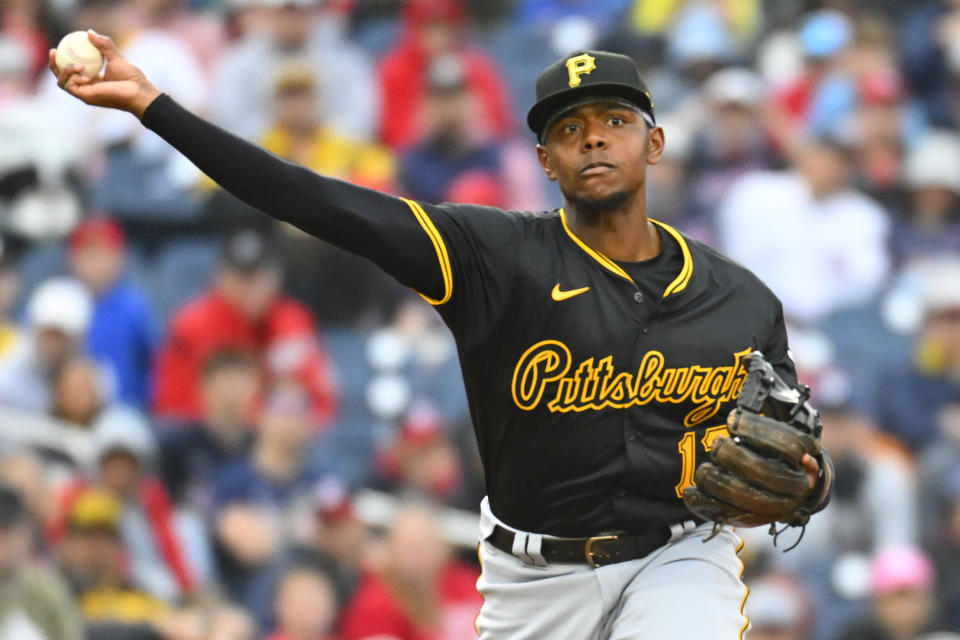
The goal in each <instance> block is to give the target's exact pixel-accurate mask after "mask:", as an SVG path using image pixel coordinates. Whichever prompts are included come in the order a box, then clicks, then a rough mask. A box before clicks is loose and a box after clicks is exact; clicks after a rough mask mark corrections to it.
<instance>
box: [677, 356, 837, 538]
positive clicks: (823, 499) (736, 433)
mask: <svg viewBox="0 0 960 640" xmlns="http://www.w3.org/2000/svg"><path fill="white" fill-rule="evenodd" d="M808 394H809V392H808V391H807V390H806V389H804V390H803V391H798V390H796V389H794V388H793V387H791V386H789V385H788V384H787V383H786V382H784V381H783V380H782V379H781V378H780V376H779V375H777V373H776V371H775V370H774V368H773V367H772V366H771V365H770V363H768V362H767V361H766V360H765V359H764V357H763V354H761V353H760V352H759V351H754V352H753V353H752V354H751V355H750V363H749V367H748V369H747V379H746V380H745V381H744V385H743V390H742V391H741V393H740V395H739V397H738V398H737V408H736V409H734V410H733V411H731V412H730V415H729V417H728V418H727V427H728V429H729V431H730V437H720V438H717V439H716V440H715V441H714V443H713V447H712V448H711V449H710V462H704V463H703V464H701V465H700V466H699V467H698V468H697V471H696V473H695V474H694V482H695V483H696V486H693V487H687V488H686V489H685V490H684V492H683V501H684V503H685V504H686V505H687V508H688V509H690V511H692V512H693V513H695V514H696V515H698V516H700V517H702V518H705V519H707V520H712V521H714V522H715V523H716V524H717V525H718V527H719V526H720V525H724V524H730V525H733V526H739V527H755V526H758V525H767V524H768V525H771V532H772V533H773V532H775V531H776V523H777V522H781V523H784V524H786V525H789V526H804V525H806V524H807V521H808V520H809V519H810V516H811V514H813V513H815V512H817V511H819V510H820V509H822V508H824V507H825V506H826V505H827V502H828V501H829V496H830V489H831V488H832V486H833V475H834V471H833V463H832V462H831V461H830V457H829V456H828V455H827V453H826V451H824V450H823V448H822V447H821V444H820V432H821V425H820V416H819V414H818V413H817V412H816V410H815V409H813V407H811V406H810V404H809V403H808V402H807V396H808ZM805 454H810V455H811V456H813V458H815V459H816V460H817V462H818V463H819V465H820V475H819V478H818V480H817V483H816V486H814V487H813V488H812V489H811V488H810V485H809V481H808V478H807V473H806V471H805V470H804V467H803V465H802V463H801V459H802V458H803V456H804V455H805Z"/></svg>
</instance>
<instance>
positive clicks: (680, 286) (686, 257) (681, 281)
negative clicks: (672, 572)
mask: <svg viewBox="0 0 960 640" xmlns="http://www.w3.org/2000/svg"><path fill="white" fill-rule="evenodd" d="M560 222H562V223H563V229H564V231H566V232H567V235H569V236H570V237H571V238H572V239H573V241H574V242H576V243H577V245H578V246H579V247H580V248H581V249H583V250H584V251H586V252H587V254H588V255H589V256H590V257H591V258H593V259H594V260H596V261H597V262H599V263H600V264H601V265H603V266H604V267H606V268H607V269H608V270H610V271H612V272H613V273H615V274H617V275H618V276H620V277H621V278H624V279H626V280H629V281H630V282H632V283H633V284H634V285H636V282H634V281H633V278H631V277H630V276H629V275H627V272H626V271H624V270H623V269H621V268H620V265H618V264H617V263H616V262H614V261H613V260H611V259H610V258H608V257H607V256H605V255H603V254H602V253H600V252H599V251H595V250H594V249H591V248H590V247H589V246H587V244H586V243H585V242H584V241H583V240H581V239H580V238H578V237H577V236H576V235H575V234H574V233H573V231H571V230H570V227H569V226H567V214H566V213H565V212H564V210H563V209H562V208H561V209H560ZM650 222H652V223H654V224H656V225H658V226H660V227H663V229H664V230H665V231H666V232H667V233H669V234H670V235H671V236H672V237H673V239H674V240H676V241H677V244H679V245H680V252H681V253H682V254H683V268H682V269H680V274H679V275H678V276H677V277H676V278H675V279H674V281H673V282H671V283H670V284H669V285H668V286H667V288H666V290H665V291H664V292H663V297H664V298H666V297H667V296H669V295H671V294H674V293H679V292H681V291H683V290H684V289H685V288H686V287H687V284H689V282H690V277H691V276H692V275H693V257H692V256H691V255H690V247H688V246H687V241H686V240H684V239H683V236H682V235H681V234H680V232H678V231H677V230H676V229H674V228H673V227H671V226H670V225H668V224H664V223H663V222H660V221H658V220H653V219H650Z"/></svg>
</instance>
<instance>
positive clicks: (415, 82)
mask: <svg viewBox="0 0 960 640" xmlns="http://www.w3.org/2000/svg"><path fill="white" fill-rule="evenodd" d="M404 9H405V10H404V16H403V20H404V36H403V38H402V40H401V42H400V44H399V45H397V46H396V47H395V48H394V49H393V50H392V51H390V52H388V53H387V55H386V56H385V57H384V58H383V60H382V61H381V63H380V69H379V76H380V78H379V81H380V95H381V96H382V97H383V100H382V103H383V110H382V113H381V122H380V138H381V140H383V142H384V143H386V144H387V145H389V146H391V147H393V148H394V149H404V148H406V147H409V146H410V145H412V144H413V143H415V142H417V141H419V140H420V139H421V138H422V136H423V134H424V133H425V132H424V123H423V122H422V118H421V116H422V113H423V109H422V107H421V105H422V103H423V101H424V99H425V94H426V89H427V69H429V68H430V63H431V62H432V61H433V60H434V59H436V58H438V57H439V56H443V55H455V56H457V57H459V58H460V60H461V61H462V63H463V66H464V69H465V73H466V84H467V88H468V89H469V92H470V95H471V97H472V104H471V112H472V114H471V116H472V118H471V119H472V121H473V122H474V124H475V127H476V128H475V131H477V132H482V133H484V134H486V135H487V136H491V137H500V136H502V135H504V134H506V133H507V132H509V130H510V127H511V119H510V108H509V105H508V99H507V94H506V83H505V82H504V81H503V79H502V78H501V77H500V74H499V73H498V72H497V69H496V67H495V65H494V63H493V61H492V60H491V59H490V58H489V57H488V56H487V55H486V53H484V52H483V51H481V50H480V49H479V48H477V47H473V46H470V45H467V44H465V40H466V36H465V34H464V10H463V5H462V4H461V2H460V0H410V2H407V3H406V4H405V7H404Z"/></svg>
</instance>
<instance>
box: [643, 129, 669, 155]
mask: <svg viewBox="0 0 960 640" xmlns="http://www.w3.org/2000/svg"><path fill="white" fill-rule="evenodd" d="M665 142H666V141H665V140H664V138H663V127H654V128H652V129H649V130H648V132H647V164H657V163H658V162H660V157H661V156H662V155H663V145H664V143H665Z"/></svg>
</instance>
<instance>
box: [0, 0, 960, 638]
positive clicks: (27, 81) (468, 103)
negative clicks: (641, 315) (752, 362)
mask: <svg viewBox="0 0 960 640" xmlns="http://www.w3.org/2000/svg"><path fill="white" fill-rule="evenodd" d="M87 28H93V29H95V30H97V31H99V32H101V33H105V34H108V35H111V36H112V37H113V38H114V39H115V40H116V41H117V42H118V44H119V46H120V47H121V49H122V50H123V51H124V53H125V55H127V56H128V57H129V58H130V59H131V60H132V62H133V63H134V64H136V65H138V66H139V67H141V68H142V69H143V70H144V71H145V72H146V74H147V76H148V77H149V78H150V79H151V80H152V81H153V82H154V84H156V85H157V86H158V87H160V88H161V89H162V90H164V91H166V92H168V93H170V94H171V95H172V96H173V97H174V98H176V99H177V100H178V101H180V102H181V103H182V104H184V105H186V106H188V107H189V108H191V109H193V110H195V111H197V112H199V113H201V114H203V115H204V116H206V117H208V118H210V119H211V120H213V121H214V122H216V123H218V124H219V125H221V126H222V127H224V128H225V129H227V130H229V131H231V132H233V133H235V134H237V135H240V136H243V137H244V138H247V139H249V140H251V141H253V142H256V143H257V144H260V145H262V146H264V147H266V148H267V149H269V150H270V151H272V152H274V153H275V154H277V155H279V156H281V157H284V158H286V159H289V160H291V161H293V162H297V163H300V164H303V165H306V166H308V167H310V168H312V169H314V170H316V171H318V172H321V173H323V174H326V175H331V176H334V177H337V178H340V179H343V180H349V181H352V182H355V183H358V184H362V185H365V186H368V187H372V188H376V189H381V190H385V191H388V192H391V193H395V194H398V195H404V196H407V197H411V198H416V199H420V200H424V201H428V202H439V201H457V202H473V203H480V204H488V205H494V206H500V207H504V208H509V209H518V210H530V209H549V208H553V207H556V206H559V204H560V202H559V194H557V193H556V192H555V191H554V190H553V189H552V187H551V185H550V184H549V183H548V182H546V180H545V179H544V178H543V176H542V175H541V173H540V170H539V167H538V165H537V163H536V156H535V153H534V151H533V147H534V144H535V141H534V138H533V136H532V135H531V134H530V133H529V132H528V131H527V130H526V129H525V127H524V125H523V124H522V123H523V117H524V114H525V111H526V109H527V108H528V107H529V105H530V104H531V103H532V101H533V86H534V80H535V78H536V75H537V73H539V71H540V70H542V69H543V68H544V67H545V66H547V65H548V64H549V63H551V62H553V61H554V60H556V59H557V58H559V57H561V56H562V55H564V54H566V53H567V52H569V51H572V50H574V49H578V48H587V47H590V48H599V49H607V50H612V51H617V52H621V53H625V54H628V55H631V56H632V57H634V59H635V60H636V61H637V63H638V64H639V65H640V67H641V68H642V70H643V74H644V77H645V79H646V81H647V83H648V85H649V86H650V89H651V93H652V95H653V98H654V101H655V104H656V111H657V116H658V121H659V123H660V124H661V125H662V126H663V127H664V129H665V134H666V152H665V155H664V157H663V159H662V161H661V162H660V164H659V165H658V166H656V167H654V168H652V169H651V170H650V172H649V173H648V176H649V184H648V187H649V204H650V214H651V216H652V217H654V218H656V219H659V220H662V221H665V222H668V223H670V224H672V225H675V226H677V227H678V228H680V229H681V230H683V231H685V232H686V233H687V234H689V235H691V236H693V237H695V238H698V239H700V240H704V241H706V242H708V243H710V244H712V245H714V246H716V247H717V248H719V249H720V250H721V251H723V252H725V253H727V254H728V255H730V256H731V257H732V258H734V259H735V260H737V261H739V262H741V263H743V264H744V265H746V266H747V267H749V268H750V269H752V270H754V271H755V272H756V273H757V274H758V275H759V276H760V277H761V278H763V279H764V280H765V281H766V282H767V283H768V284H769V285H770V286H771V288H772V289H773V290H774V291H775V293H777V294H778V295H779V297H780V298H781V299H782V301H783V305H784V312H785V316H786V320H787V323H788V329H789V333H790V341H791V345H792V348H793V355H794V357H795V360H796V362H797V365H798V369H799V371H800V376H801V379H802V381H804V382H805V383H807V384H809V385H811V387H812V388H813V401H814V403H815V404H816V405H817V406H818V407H820V408H821V410H822V415H823V421H824V425H825V428H824V440H825V444H826V446H827V448H828V449H829V450H830V452H831V453H832V456H833V458H834V460H835V461H836V464H837V469H838V479H837V485H836V491H835V495H834V498H833V501H832V503H831V505H830V506H829V508H828V509H827V510H826V511H824V512H823V513H821V514H818V515H817V516H816V517H814V518H813V519H812V521H811V523H810V525H809V526H808V527H807V528H806V531H805V533H804V538H803V541H802V544H800V545H799V546H798V547H796V548H795V549H793V550H791V551H789V552H787V553H783V552H782V551H783V549H784V548H785V547H786V546H789V545H790V544H791V543H792V542H793V539H794V538H795V537H796V535H798V533H799V532H798V531H796V530H788V531H786V532H784V533H783V534H782V535H781V536H780V537H779V539H778V546H777V547H774V546H773V544H772V543H771V540H770V538H769V537H768V536H767V535H766V531H765V530H760V531H758V530H746V531H741V534H742V535H743V537H744V538H745V539H746V546H745V548H744V550H743V552H742V556H743V559H744V562H745V565H746V573H745V579H746V580H747V582H748V584H749V585H750V587H751V595H750V597H749V599H748V601H747V605H746V613H747V614H748V615H749V616H750V617H751V619H752V622H753V631H752V632H751V633H750V635H749V637H750V638H751V640H814V639H816V640H859V639H863V640H867V639H870V640H920V639H925V640H935V639H939V640H947V639H949V638H954V639H956V638H960V635H958V634H960V2H958V1H957V0H916V1H913V2H897V1H894V0H859V1H853V0H820V1H815V0H806V1H804V0H795V1H793V2H763V1H761V0H657V1H654V0H0V576H2V577H0V640H34V639H36V640H43V639H46V640H68V639H75V638H91V639H92V640H99V639H112V638H124V639H132V640H136V639H139V638H150V639H161V640H201V639H210V640H213V639H216V640H260V639H269V640H334V639H336V640H357V639H361V638H374V637H376V638H395V639H399V640H459V639H461V638H472V637H475V631H474V628H473V619H474V617H475V616H476V613H477V611H478V609H479V606H480V598H479V596H478V595H477V593H476V591H475V588H474V583H475V581H476V578H477V576H478V575H479V572H480V567H479V566H478V564H477V562H476V553H475V552H476V549H475V546H473V545H474V544H475V540H473V539H472V535H473V532H472V530H471V528H470V526H469V525H470V523H471V522H472V520H471V517H472V516H471V514H472V513H475V512H476V511H477V509H478V505H479V501H480V498H481V497H482V495H483V478H482V472H481V470H480V468H479V463H478V454H477V452H476V445H475V443H474V441H473V434H472V430H471V426H470V421H469V414H468V411H467V407H466V400H465V397H464V393H463V390H462V382H461V378H460V372H459V368H458V365H457V359H456V352H455V346H454V344H453V341H452V338H451V336H450V335H449V333H448V332H447V330H446V329H445V328H444V327H443V326H442V324H441V323H440V321H439V318H438V316H437V315H436V314H435V313H434V311H433V310H432V309H430V308H429V307H428V306H427V305H426V304H425V303H423V302H422V301H420V299H419V298H418V297H416V296H415V295H412V294H411V293H410V292H408V291H406V290H404V289H403V288H402V287H400V286H399V285H398V284H397V283H395V282H394V281H392V280H391V279H390V278H389V277H387V276H385V275H383V274H381V273H380V272H378V271H377V270H376V269H375V268H374V267H373V266H372V265H371V264H370V263H367V262H365V261H363V260H361V259H358V258H355V257H353V256H351V255H348V254H346V253H345V252H343V251H340V250H338V249H336V248H334V247H331V246H329V245H326V244H324V243H322V242H320V241H318V240H316V239H314V238H312V237H309V236H306V235H305V234H303V233H302V232H301V231H299V230H297V229H295V228H293V227H290V226H288V225H284V224H279V223H275V222H274V221H273V220H271V219H270V218H267V217H266V216H263V215H262V214H260V213H258V212H256V211H253V210H250V209H249V208H248V207H246V205H244V204H243V203H241V202H239V201H238V200H236V199H235V198H233V197H232V196H231V195H230V194H227V193H225V192H222V191H221V190H219V189H218V187H217V185H215V184H214V183H213V182H211V181H210V180H209V179H208V178H206V177H205V176H203V175H201V174H200V173H199V172H198V171H197V170H196V168H195V167H193V166H192V165H191V164H190V163H189V162H188V161H186V160H185V159H184V158H182V157H181V156H179V155H178V154H177V153H175V152H174V151H172V150H171V149H170V148H169V147H167V146H166V145H165V144H164V143H163V142H162V141H161V140H160V139H159V138H157V137H156V136H155V135H154V134H152V133H150V132H148V131H146V130H145V129H143V128H141V127H140V126H139V124H138V123H137V122H136V120H135V119H133V118H131V117H130V116H128V115H127V114H123V113H119V112H110V111H106V110H97V109H92V108H88V107H85V106H84V105H82V104H80V103H79V102H78V101H76V100H74V99H72V98H71V97H70V96H68V95H66V94H64V93H63V92H61V91H60V90H59V89H57V87H56V84H55V82H54V81H53V78H52V77H51V76H50V74H49V73H48V72H47V71H46V58H47V50H48V48H50V47H51V46H56V43H57V42H58V40H59V38H60V37H62V36H63V35H64V34H65V33H67V32H69V31H73V30H77V29H87ZM520 320H521V321H522V319H520ZM464 518H466V520H464ZM464 522H466V523H467V526H466V528H465V529H464V527H463V526H462V525H463V523H464ZM457 523H459V526H458V524H457ZM464 530H465V531H466V533H463V532H464Z"/></svg>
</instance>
